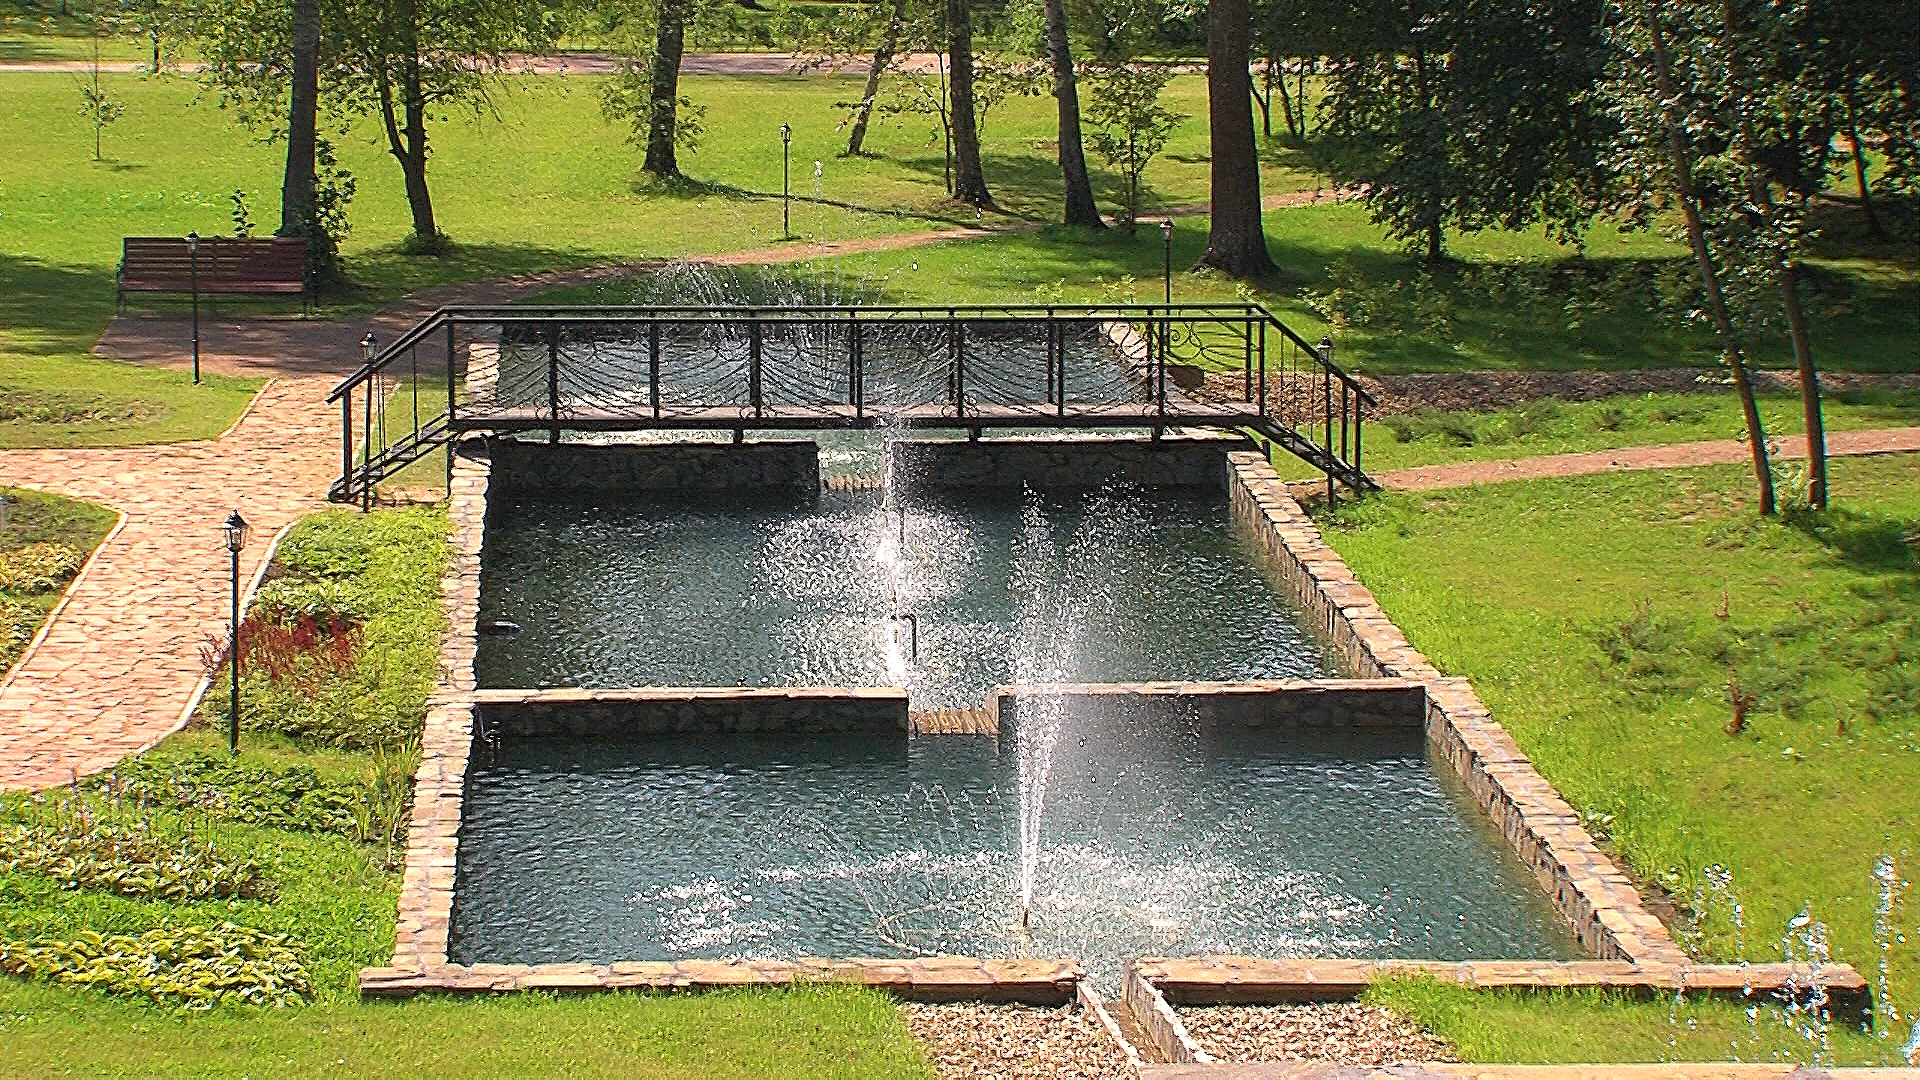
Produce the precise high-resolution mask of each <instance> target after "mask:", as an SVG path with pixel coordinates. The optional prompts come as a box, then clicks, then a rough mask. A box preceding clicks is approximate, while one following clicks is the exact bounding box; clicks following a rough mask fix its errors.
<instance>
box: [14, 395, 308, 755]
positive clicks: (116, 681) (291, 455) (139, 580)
mask: <svg viewBox="0 0 1920 1080" xmlns="http://www.w3.org/2000/svg"><path fill="white" fill-rule="evenodd" d="M331 385H332V380H330V379H320V378H288V379H282V380H277V381H275V382H274V383H272V384H271V385H269V386H268V387H267V388H266V389H265V390H263V391H261V393H260V395H259V396H258V398H256V399H255V401H254V404H253V407H252V409H251V410H250V411H249V412H248V413H247V415H246V416H245V417H244V418H243V419H242V420H241V421H240V423H239V424H238V425H236V426H235V427H234V428H233V429H232V430H231V431H230V432H228V433H227V434H226V436H225V437H223V438H221V439H218V440H213V441H204V442H191V443H177V444H174V445H171V446H148V447H132V448H125V449H100V450H12V451H7V452H6V453H5V454H4V455H0V482H4V483H5V484H7V485H9V486H17V487H27V488H34V489H36V490H39V491H50V492H56V493H58V494H61V495H70V496H72V497H74V498H79V499H85V500H87V501H89V502H95V503H100V504H101V505H104V506H109V507H112V508H114V509H116V510H119V511H120V512H121V514H122V521H121V524H120V526H119V527H118V528H117V529H116V530H115V531H114V532H113V533H112V535H110V536H109V537H108V538H107V540H106V541H105V542H104V543H102V544H101V545H100V547H99V549H98V550H97V551H96V552H95V554H94V556H93V558H92V560H91V561H89V562H88V564H87V566H86V569H85V570H84V571H82V573H81V575H80V577H79V578H78V579H76V580H75V581H74V583H73V585H72V586H70V587H69V589H68V591H67V596H66V599H65V600H64V601H63V603H62V605H61V607H60V609H59V610H58V611H57V612H56V615H55V617H54V618H52V619H50V620H48V622H47V625H46V628H45V630H44V631H43V634H42V637H41V638H40V639H39V640H38V641H36V642H35V644H34V646H33V648H32V649H31V650H30V651H29V652H28V653H27V655H26V656H25V657H24V658H23V659H22V660H21V661H20V663H19V664H18V665H17V666H16V667H15V668H14V670H13V674H12V675H10V676H9V677H8V678H7V680H6V682H4V683H0V788H44V787H50V786H52V785H55V784H61V783H65V782H67V781H69V780H71V779H72V778H73V777H74V776H75V775H76V774H80V775H84V774H87V773H92V772H98V771H99V770H101V769H105V768H108V767H110V766H112V765H113V763H114V762H116V761H118V760H120V759H121V758H123V757H126V756H127V755H129V754H134V753H138V752H139V751H141V750H144V749H146V748H147V747H149V746H151V745H153V744H154V743H155V742H157V741H159V740H160V738H162V737H163V736H165V735H167V734H169V733H171V732H173V731H175V730H177V729H178V728H179V727H180V725H181V724H182V723H184V722H185V719H186V715H187V711H188V710H189V709H190V708H191V707H192V704H193V701H194V696H195V691H196V689H197V687H198V686H199V683H200V680H201V678H202V674H201V667H200V660H199V656H198V650H199V646H200V644H201V643H202V642H203V641H205V640H206V638H207V637H208V635H215V636H223V635H224V634H225V633H226V627H227V605H228V588H229V586H228V574H229V565H228V561H227V553H226V548H225V542H224V540H223V538H222V533H221V523H222V522H223V521H224V520H225V519H226V515H227V513H228V512H229V511H230V510H231V509H233V508H234V507H239V508H240V512H241V513H242V514H244V515H245V516H246V517H247V519H248V520H249V521H250V522H252V523H253V525H254V529H255V533H254V542H253V543H252V544H250V545H249V547H248V550H247V551H246V552H244V553H243V554H242V556H241V573H242V574H243V575H247V580H251V575H253V574H254V573H255V572H256V571H257V570H258V569H259V566H260V563H261V560H262V559H264V558H265V557H266V554H267V551H268V549H269V547H270V546H271V545H270V543H269V541H270V540H271V539H272V537H273V535H274V534H275V533H276V532H278V531H279V530H280V529H281V528H282V527H284V526H285V525H287V524H289V523H291V522H293V521H294V520H296V519H298V518H299V517H301V516H302V515H304V514H307V513H308V512H310V511H312V510H314V509H316V508H317V507H319V506H320V505H321V499H322V497H323V495H324V493H325V490H326V483H327V481H329V480H330V479H331V478H332V474H331V470H330V468H329V466H330V465H334V463H335V459H336V458H337V456H338V455H339V438H340V434H339V424H340V421H339V414H338V413H337V412H335V411H333V410H330V409H327V408H325V407H324V405H323V402H324V399H325V397H326V393H327V390H328V389H330V388H331ZM335 467H337V465H336V466H335Z"/></svg>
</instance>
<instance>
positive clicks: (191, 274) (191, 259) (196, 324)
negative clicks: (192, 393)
mask: <svg viewBox="0 0 1920 1080" xmlns="http://www.w3.org/2000/svg"><path fill="white" fill-rule="evenodd" d="M187 288H188V290H189V291H191V292H192V293H193V384H194V385H195V386H198V385H200V234H199V232H197V231H192V230H189V231H188V233H187Z"/></svg>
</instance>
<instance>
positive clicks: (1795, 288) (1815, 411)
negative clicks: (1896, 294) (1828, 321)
mask: <svg viewBox="0 0 1920 1080" xmlns="http://www.w3.org/2000/svg"><path fill="white" fill-rule="evenodd" d="M1780 289H1781V292H1783V293H1784V294H1785V296H1784V299H1785V300H1786V307H1787V326H1788V328H1789V330H1790V331H1791V333H1792V334H1793V359H1794V363H1795V364H1796V365H1798V367H1799V369H1800V408H1801V411H1802V413H1803V415H1804V416H1805V419H1806V425H1807V505H1808V506H1811V507H1812V508H1813V509H1815V510H1824V509H1826V508H1827V426H1826V421H1825V419H1824V418H1823V417H1822V416H1821V413H1820V372H1819V371H1818V370H1817V369H1815V367H1814V366H1813V338H1812V336H1811V335H1810V334H1809V333H1808V330H1807V313H1806V310H1805V309H1804V308H1802V307H1801V306H1800V265H1799V264H1798V263H1788V264H1787V268H1786V269H1785V270H1784V271H1782V272H1781V274H1780Z"/></svg>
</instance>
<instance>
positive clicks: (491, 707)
mask: <svg viewBox="0 0 1920 1080" xmlns="http://www.w3.org/2000/svg"><path fill="white" fill-rule="evenodd" d="M474 704H475V705H476V706H477V708H478V710H479V719H480V729H481V732H482V733H483V734H484V735H486V736H488V737H505V738H532V739H539V738H590V739H592V738H598V739H607V738H635V737H645V736H662V735H744V734H804V735H829V734H846V733H862V734H889V735H897V736H899V737H900V738H902V739H904V738H906V734H907V692H906V691H905V690H903V689H901V688H899V687H893V686H884V687H851V688H848V687H812V686H799V687H647V688H643V689H638V690H576V689H562V690H481V691H479V692H477V693H475V694H474Z"/></svg>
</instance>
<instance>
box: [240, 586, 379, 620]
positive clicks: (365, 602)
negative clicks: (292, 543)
mask: <svg viewBox="0 0 1920 1080" xmlns="http://www.w3.org/2000/svg"><path fill="white" fill-rule="evenodd" d="M252 614H253V616H254V619H259V620H264V621H266V622H270V623H284V624H297V623H300V622H303V621H305V622H311V623H316V624H335V623H338V624H347V625H351V624H356V623H363V622H365V621H367V618H368V617H369V616H370V615H372V614H373V600H372V598H371V597H369V596H368V595H367V591H366V590H365V589H364V588H360V587H359V586H357V585H355V584H354V583H353V582H352V581H350V580H342V579H339V578H315V579H308V580H301V579H296V578H281V579H279V580H277V581H270V582H268V583H267V584H265V585H263V586H261V587H260V591H259V592H258V593H256V594H255V595H254V598H253V613H252ZM249 621H253V620H249Z"/></svg>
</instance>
